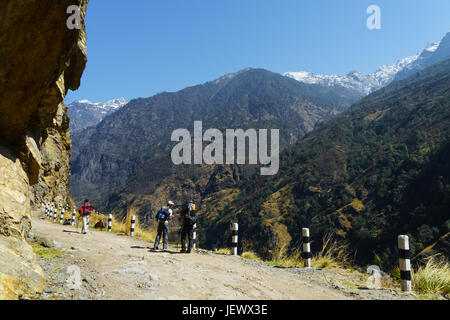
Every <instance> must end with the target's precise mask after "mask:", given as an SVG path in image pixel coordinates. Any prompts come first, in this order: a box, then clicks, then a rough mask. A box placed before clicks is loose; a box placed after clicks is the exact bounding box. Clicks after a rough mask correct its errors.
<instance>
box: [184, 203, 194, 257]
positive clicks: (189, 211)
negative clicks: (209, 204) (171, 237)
mask: <svg viewBox="0 0 450 320" xmlns="http://www.w3.org/2000/svg"><path fill="white" fill-rule="evenodd" d="M196 210H197V208H196V206H195V204H194V201H192V200H190V201H188V202H187V203H186V205H185V207H184V209H183V211H182V212H181V217H180V220H181V221H182V223H183V228H182V229H181V253H191V250H192V245H193V243H194V240H193V236H194V228H195V227H196V224H197V217H196V214H195V211H196ZM186 237H187V239H188V246H187V247H188V248H187V250H186V244H185V240H186Z"/></svg>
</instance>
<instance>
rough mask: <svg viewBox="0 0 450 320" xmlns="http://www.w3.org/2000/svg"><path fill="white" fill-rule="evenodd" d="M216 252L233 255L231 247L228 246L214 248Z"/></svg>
mask: <svg viewBox="0 0 450 320" xmlns="http://www.w3.org/2000/svg"><path fill="white" fill-rule="evenodd" d="M214 252H215V253H218V254H224V255H231V249H228V248H221V249H214Z"/></svg>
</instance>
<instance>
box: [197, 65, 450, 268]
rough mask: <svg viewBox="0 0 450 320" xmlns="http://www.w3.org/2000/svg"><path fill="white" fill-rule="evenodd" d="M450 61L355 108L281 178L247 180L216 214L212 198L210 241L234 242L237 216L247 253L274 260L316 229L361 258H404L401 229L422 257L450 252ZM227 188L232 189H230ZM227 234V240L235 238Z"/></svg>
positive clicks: (292, 160)
mask: <svg viewBox="0 0 450 320" xmlns="http://www.w3.org/2000/svg"><path fill="white" fill-rule="evenodd" d="M449 134H450V60H446V61H444V62H442V63H439V64H437V65H434V66H432V67H430V68H428V69H425V70H424V71H422V72H420V73H418V74H416V75H413V76H411V77H409V78H407V79H405V80H402V81H398V82H394V83H393V84H391V85H390V86H388V87H386V88H384V89H381V90H379V91H377V92H375V93H373V94H371V95H370V96H368V97H367V98H365V99H363V100H361V101H359V102H358V103H356V104H355V105H353V106H352V107H351V108H350V109H349V110H348V111H347V112H345V113H343V114H342V115H340V116H338V117H337V118H336V119H334V120H331V121H330V122H328V123H326V124H325V125H324V126H322V127H321V128H319V129H317V130H315V131H313V132H312V133H310V134H308V135H307V136H306V137H305V138H304V139H303V140H302V141H300V142H298V143H297V144H295V145H293V146H291V147H289V148H287V149H286V150H285V152H284V153H283V154H282V160H281V168H280V172H279V174H278V175H276V176H274V177H259V176H255V177H254V179H252V180H250V181H249V182H248V183H247V182H243V183H241V184H240V185H239V189H238V190H235V189H234V190H233V195H234V197H233V198H232V199H231V200H230V201H228V204H227V205H226V206H224V207H223V208H222V209H219V210H217V212H215V213H214V214H213V215H212V214H211V211H213V210H214V209H213V204H214V203H219V202H221V203H223V202H224V201H223V200H224V199H225V200H226V197H223V198H222V199H220V198H217V199H215V200H214V201H211V202H209V203H208V202H207V201H206V202H204V203H203V204H204V206H206V208H205V207H203V208H202V210H203V212H204V215H203V217H202V218H203V219H202V223H203V227H204V230H205V233H206V235H205V237H204V238H202V242H203V245H206V246H221V245H224V244H225V243H224V240H222V238H217V237H216V236H215V235H216V234H222V233H223V232H224V231H225V230H227V229H228V223H229V222H230V221H231V220H237V221H239V223H240V235H241V237H242V242H243V244H244V246H246V249H253V250H255V251H257V252H259V253H260V254H261V255H263V256H265V257H270V256H271V255H273V254H275V253H276V252H279V251H280V250H285V249H287V248H285V246H286V243H289V246H288V247H289V248H290V249H295V248H298V247H299V245H300V241H301V240H300V238H301V234H300V232H301V228H302V227H305V226H307V227H310V228H311V232H312V237H313V239H314V243H313V248H314V250H318V248H319V247H320V245H321V238H322V236H323V235H324V234H325V233H328V232H330V231H331V232H335V233H336V236H337V237H338V238H340V239H341V240H343V241H345V242H347V243H348V244H349V248H350V249H351V250H352V252H353V253H354V255H355V258H356V261H357V262H360V263H371V262H374V260H376V261H382V263H383V264H384V265H385V266H386V267H388V266H392V265H394V263H395V261H396V257H397V256H396V254H395V253H396V239H397V236H398V235H399V234H409V235H410V236H411V238H412V240H411V246H412V254H413V255H416V254H418V253H420V251H421V250H423V249H424V248H425V247H427V246H429V245H433V244H435V242H436V241H437V240H438V238H440V237H442V239H441V240H440V241H438V242H437V243H436V244H435V246H434V247H433V249H435V250H436V249H440V250H441V251H442V250H443V251H444V252H446V254H447V256H448V254H449V238H448V237H445V235H446V234H447V233H448V232H450V212H449V208H450V160H449V159H450V158H449V156H450V139H449ZM222 192H224V191H223V190H222ZM225 239H226V238H225Z"/></svg>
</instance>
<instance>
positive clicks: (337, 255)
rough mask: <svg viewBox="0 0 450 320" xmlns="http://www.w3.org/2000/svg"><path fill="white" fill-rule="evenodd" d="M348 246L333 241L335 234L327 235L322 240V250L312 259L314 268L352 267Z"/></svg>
mask: <svg viewBox="0 0 450 320" xmlns="http://www.w3.org/2000/svg"><path fill="white" fill-rule="evenodd" d="M349 257H350V255H349V253H348V246H347V245H345V244H342V243H339V242H338V241H337V240H336V239H333V233H328V234H326V235H325V236H324V237H323V239H322V249H321V250H320V252H319V253H318V254H316V255H315V256H314V257H313V258H312V259H311V266H312V267H314V268H345V267H350V266H351V263H350V258H349Z"/></svg>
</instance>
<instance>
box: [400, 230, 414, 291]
mask: <svg viewBox="0 0 450 320" xmlns="http://www.w3.org/2000/svg"><path fill="white" fill-rule="evenodd" d="M398 257H399V259H398V260H399V265H400V278H401V288H402V291H406V292H411V290H412V287H411V261H410V254H409V238H408V236H406V235H400V236H398Z"/></svg>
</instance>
